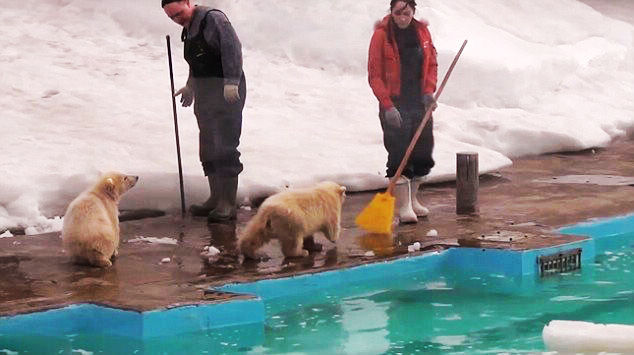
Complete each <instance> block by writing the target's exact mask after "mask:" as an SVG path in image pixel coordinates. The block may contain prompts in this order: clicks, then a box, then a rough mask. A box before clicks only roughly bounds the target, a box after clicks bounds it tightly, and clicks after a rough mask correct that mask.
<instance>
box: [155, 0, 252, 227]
mask: <svg viewBox="0 0 634 355" xmlns="http://www.w3.org/2000/svg"><path fill="white" fill-rule="evenodd" d="M161 6H162V7H163V10H164V11H165V13H166V14H167V16H168V17H169V18H171V19H172V20H173V21H174V22H176V23H178V24H179V25H181V26H183V33H182V36H181V37H182V40H183V42H184V47H185V60H186V61H187V63H188V64H189V78H188V79H187V85H186V86H185V87H183V88H182V89H180V90H178V91H177V92H176V94H175V95H176V96H178V95H180V96H181V103H182V104H183V106H184V107H187V106H189V105H191V104H192V102H193V103H194V114H195V115H196V119H197V121H198V128H199V129H200V142H199V143H200V161H201V162H202V165H203V171H204V173H205V176H207V180H208V182H209V189H210V196H209V199H207V201H205V202H204V203H202V204H201V205H192V206H191V208H190V211H191V213H192V214H193V215H195V216H207V219H208V221H209V222H223V221H228V220H232V219H235V216H236V191H237V188H238V175H239V174H240V172H242V163H241V162H240V152H239V151H238V145H239V143H240V134H241V131H242V109H243V108H244V102H245V99H246V82H245V77H244V73H243V71H242V45H241V44H240V40H239V39H238V36H237V35H236V33H235V31H234V29H233V27H232V26H231V23H230V22H229V19H228V18H227V16H225V14H224V13H223V12H221V11H220V10H216V9H212V8H208V7H205V6H192V4H191V3H190V0H162V1H161Z"/></svg>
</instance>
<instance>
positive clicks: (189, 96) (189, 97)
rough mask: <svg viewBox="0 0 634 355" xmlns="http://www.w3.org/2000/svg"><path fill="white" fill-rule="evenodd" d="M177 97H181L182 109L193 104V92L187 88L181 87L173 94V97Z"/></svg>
mask: <svg viewBox="0 0 634 355" xmlns="http://www.w3.org/2000/svg"><path fill="white" fill-rule="evenodd" d="M178 95H181V104H183V107H188V106H189V105H191V104H192V102H194V91H193V90H192V89H191V88H190V87H189V86H183V87H182V88H181V89H180V90H178V91H177V92H176V93H175V94H174V97H177V96H178Z"/></svg>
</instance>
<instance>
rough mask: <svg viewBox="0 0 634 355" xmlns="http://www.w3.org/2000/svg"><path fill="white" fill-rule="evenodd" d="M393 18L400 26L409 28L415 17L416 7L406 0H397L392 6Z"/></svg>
mask: <svg viewBox="0 0 634 355" xmlns="http://www.w3.org/2000/svg"><path fill="white" fill-rule="evenodd" d="M392 18H393V19H394V22H395V23H396V26H398V28H401V29H403V28H407V26H409V24H410V23H412V19H413V18H414V9H412V7H411V6H409V5H408V4H407V3H406V2H404V1H397V2H396V3H395V4H394V7H393V8H392Z"/></svg>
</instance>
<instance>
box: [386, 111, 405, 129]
mask: <svg viewBox="0 0 634 355" xmlns="http://www.w3.org/2000/svg"><path fill="white" fill-rule="evenodd" d="M385 122H386V123H387V124H388V125H390V126H392V127H396V128H401V124H402V123H403V119H402V118H401V113H400V112H398V110H397V109H396V107H392V108H390V109H389V110H387V111H385Z"/></svg>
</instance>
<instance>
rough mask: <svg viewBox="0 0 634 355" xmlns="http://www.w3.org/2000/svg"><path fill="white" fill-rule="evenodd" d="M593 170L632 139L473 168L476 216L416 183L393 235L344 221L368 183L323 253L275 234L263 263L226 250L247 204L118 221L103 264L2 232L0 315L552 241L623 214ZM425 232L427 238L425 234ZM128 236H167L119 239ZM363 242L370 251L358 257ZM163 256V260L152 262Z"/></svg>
mask: <svg viewBox="0 0 634 355" xmlns="http://www.w3.org/2000/svg"><path fill="white" fill-rule="evenodd" d="M569 175H584V176H579V177H570V176H569ZM593 175H602V176H605V175H611V176H615V177H618V176H622V177H629V178H632V177H634V141H632V140H620V141H618V142H615V143H613V144H612V145H611V146H610V147H608V148H607V149H596V150H587V151H583V152H576V153H562V154H551V155H544V156H536V157H529V158H522V159H517V160H515V161H514V165H513V166H512V167H509V168H505V169H502V170H501V171H499V172H497V173H493V174H487V175H483V176H481V178H480V190H479V210H480V212H479V215H477V216H457V215H456V214H455V184H453V183H446V184H436V185H424V186H423V190H422V191H421V194H422V197H423V200H424V201H425V204H426V205H427V206H428V207H429V208H430V210H431V214H430V216H429V217H428V218H424V219H421V220H420V221H419V223H418V224H416V225H404V226H399V227H398V228H397V229H396V231H395V236H394V237H393V238H387V237H380V236H372V235H367V234H365V233H364V232H363V231H362V230H359V229H358V228H356V226H355V225H354V218H355V216H356V215H357V214H358V213H359V212H360V211H361V210H362V209H363V208H364V207H365V206H366V205H367V204H368V202H369V201H370V200H371V199H372V197H373V196H374V194H375V193H376V192H371V193H358V194H349V195H348V198H347V200H346V202H345V204H344V215H343V218H342V227H343V232H342V236H341V238H340V240H339V241H338V242H337V243H336V244H332V243H330V242H329V241H327V240H326V239H325V238H323V236H321V235H318V236H317V237H316V241H317V242H318V243H320V244H322V245H323V250H322V251H320V252H312V253H311V254H310V256H309V257H306V258H302V259H284V258H283V256H282V254H281V251H280V248H279V244H278V243H277V241H273V242H271V243H270V244H268V245H267V246H265V247H264V248H263V252H264V253H266V254H267V255H268V256H269V257H270V258H269V259H267V260H261V261H251V260H244V259H243V257H241V256H240V255H238V254H237V253H236V252H235V236H236V230H237V231H238V233H239V231H240V229H241V228H243V227H244V224H245V223H246V222H247V221H248V220H249V218H250V217H251V216H252V215H253V214H254V213H255V211H254V210H245V209H241V210H240V212H239V215H238V220H237V222H236V223H232V224H211V225H207V223H206V221H205V219H204V218H186V219H184V220H183V219H181V218H180V216H177V217H176V216H169V215H168V216H162V217H156V218H147V219H142V220H134V221H126V222H122V223H121V232H122V245H121V248H120V255H119V258H118V259H117V260H116V262H115V264H114V266H113V267H112V268H110V269H105V270H102V269H97V268H91V267H85V266H77V265H73V264H71V263H70V261H69V259H68V257H67V256H66V255H65V254H64V252H63V251H62V245H61V239H60V238H59V233H50V234H43V235H37V236H20V237H14V238H3V239H0V316H3V315H14V314H18V313H25V312H32V311H37V310H44V309H49V308H57V307H60V306H63V305H67V304H72V303H80V302H91V303H97V304H103V305H109V306H113V307H119V308H123V309H132V310H139V311H146V310H152V309H159V308H166V307H172V306H176V305H182V304H191V303H201V302H205V303H206V302H222V301H224V300H227V299H230V298H233V297H241V296H235V295H230V294H223V293H215V292H204V290H206V289H207V288H208V287H210V286H219V285H223V284H225V283H230V282H245V281H251V280H257V279H262V278H277V277H284V276H289V275H296V274H301V273H313V272H319V271H324V270H331V269H336V268H344V267H350V266H354V265H359V264H363V263H370V262H377V261H380V260H386V259H392V258H398V257H404V256H406V255H408V251H407V246H408V245H410V244H412V243H413V242H415V241H419V242H421V245H422V250H421V251H420V252H416V253H415V254H420V253H425V252H429V251H430V250H438V249H444V248H451V247H461V246H477V247H487V248H507V249H514V250H525V249H532V248H541V247H547V246H554V245H559V244H563V243H567V242H570V241H573V240H580V239H583V238H584V237H579V236H562V235H557V234H554V232H553V230H554V229H556V228H557V227H560V226H563V225H567V224H571V223H576V222H581V221H584V220H586V219H589V218H593V217H609V216H616V215H622V214H626V213H630V212H632V211H634V187H632V186H630V185H628V184H626V183H616V184H615V183H604V182H605V181H606V179H611V178H605V177H599V178H593V177H592V176H593ZM562 176H567V177H566V178H562ZM616 179H618V178H616ZM562 181H563V183H560V182H562ZM619 181H627V180H626V179H621V180H619ZM608 182H609V181H608ZM431 229H435V230H436V231H437V232H438V235H437V236H433V237H429V236H427V233H428V232H429V231H430V230H431ZM483 236H484V237H485V238H482V237H483ZM139 237H153V238H173V239H175V240H177V242H176V243H175V244H157V243H146V242H129V241H130V240H133V239H138V238H139ZM511 238H512V239H513V240H512V242H511ZM208 245H213V246H215V247H216V248H218V249H220V251H221V254H220V257H219V258H217V259H208V258H207V257H204V256H201V252H202V251H203V248H204V247H205V246H208ZM369 250H372V251H373V253H374V255H367V252H368V251H369ZM409 255H411V254H409ZM164 258H170V262H167V263H162V262H161V261H162V260H163V259H164Z"/></svg>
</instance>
